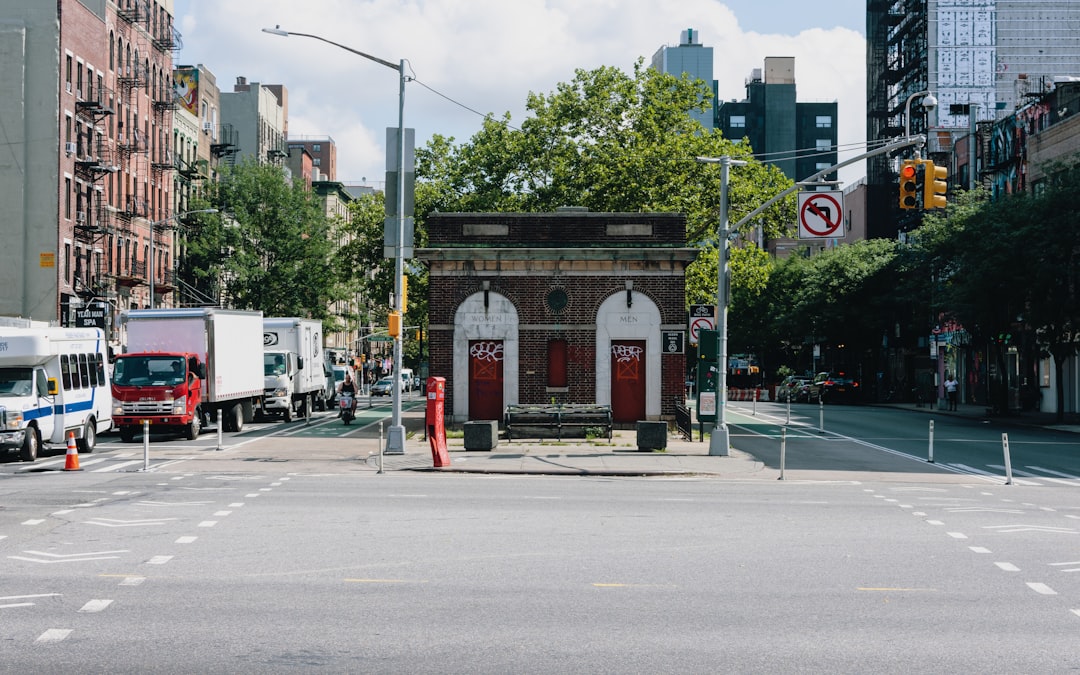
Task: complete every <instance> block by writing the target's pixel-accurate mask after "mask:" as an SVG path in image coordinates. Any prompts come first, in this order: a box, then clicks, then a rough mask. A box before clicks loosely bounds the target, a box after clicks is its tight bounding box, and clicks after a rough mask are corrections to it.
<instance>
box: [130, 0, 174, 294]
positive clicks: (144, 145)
mask: <svg viewBox="0 0 1080 675" xmlns="http://www.w3.org/2000/svg"><path fill="white" fill-rule="evenodd" d="M117 17H118V19H119V21H118V22H117V27H118V29H119V33H120V35H121V36H122V37H123V38H124V39H125V41H126V42H127V43H128V44H131V45H139V47H138V49H137V50H135V52H136V53H137V54H138V55H139V56H138V58H134V59H131V60H130V61H126V62H123V63H122V64H121V69H120V70H119V72H118V73H117V81H116V82H117V88H118V89H119V91H120V96H122V97H123V100H124V101H126V102H127V104H128V107H129V109H130V110H134V111H136V115H135V116H132V118H131V119H130V120H129V122H128V124H129V126H128V127H126V128H125V127H124V126H123V125H121V126H120V128H119V130H118V132H117V138H116V145H117V153H118V155H119V158H120V161H121V163H122V165H123V166H124V167H125V168H126V170H127V172H128V174H129V176H131V177H132V178H133V180H131V182H130V183H128V185H129V192H128V193H127V194H126V195H124V197H123V198H122V203H120V204H119V205H118V210H117V219H116V220H117V228H116V233H117V234H118V235H119V236H120V237H122V238H123V239H124V246H123V247H121V246H119V243H118V245H117V250H116V256H115V258H114V262H115V265H114V266H115V270H116V283H117V284H118V285H120V286H126V287H134V286H138V285H141V284H144V283H146V281H147V279H148V277H147V273H148V270H147V262H148V261H147V258H148V257H149V256H148V255H147V249H146V246H145V245H143V246H140V243H139V238H138V233H137V232H136V231H135V229H134V228H133V222H134V221H136V219H145V220H149V219H151V218H152V217H153V216H154V215H155V214H154V212H153V208H152V204H151V198H152V187H154V186H156V187H158V188H159V189H160V190H164V188H165V187H166V186H167V185H169V184H171V180H172V178H171V172H172V171H173V170H174V169H175V168H176V167H175V163H174V159H173V153H172V151H171V149H170V144H171V142H172V126H173V111H174V110H176V108H177V102H176V96H175V91H174V90H173V88H172V69H171V59H162V58H161V56H162V55H164V54H167V53H168V52H175V51H177V50H179V49H180V47H181V44H182V42H181V39H180V33H179V32H178V31H177V30H176V29H175V28H173V27H172V25H171V23H170V22H169V19H168V15H166V14H165V13H163V12H161V11H160V9H158V8H157V7H155V6H154V5H153V4H152V3H151V2H149V0H133V1H129V2H126V3H125V5H124V6H123V7H118V8H117ZM150 63H160V66H161V67H160V68H153V69H151V68H150V67H149V65H148V64H150ZM155 71H159V75H158V76H155V74H154V72H155ZM160 73H164V75H161V74H160ZM141 92H145V93H146V94H147V95H148V98H149V99H150V106H151V108H152V124H150V125H148V126H146V127H144V128H141V129H140V128H139V122H138V111H139V109H140V107H141V106H140V105H139V99H140V93H141ZM144 105H145V104H144ZM147 179H149V182H147ZM140 186H141V192H140ZM143 234H144V236H146V237H147V238H148V239H149V240H152V241H154V242H156V243H158V244H159V245H160V243H161V241H160V240H158V239H157V238H156V237H155V236H154V235H153V233H151V232H144V233H143ZM117 241H118V242H119V238H118V239H117ZM140 248H141V249H142V250H140ZM164 259H167V258H164ZM164 259H163V257H162V256H155V265H157V266H159V267H160V266H162V263H163V261H164ZM161 276H162V275H160V274H159V275H157V276H156V277H155V291H157V292H159V293H168V292H170V291H172V290H173V285H174V283H175V282H174V281H173V278H174V277H173V274H172V273H171V271H169V270H166V271H165V275H164V276H165V278H164V279H161Z"/></svg>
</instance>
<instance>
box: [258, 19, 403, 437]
mask: <svg viewBox="0 0 1080 675" xmlns="http://www.w3.org/2000/svg"><path fill="white" fill-rule="evenodd" d="M262 30H263V32H264V33H270V34H271V35H280V36H282V37H289V36H290V35H297V36H300V37H307V38H312V39H314V40H319V41H321V42H325V43H327V44H331V45H334V46H335V47H338V48H340V49H344V50H345V51H347V52H351V53H353V54H356V55H357V56H362V57H364V58H365V59H368V60H369V61H374V62H375V63H378V64H379V65H382V66H386V67H387V68H390V69H391V70H396V71H397V73H398V129H397V143H398V147H397V157H398V172H397V241H396V242H395V244H394V309H395V310H396V311H397V312H398V313H399V315H400V317H401V322H400V323H401V324H404V320H405V304H404V302H403V301H404V299H405V298H404V297H403V295H404V294H403V292H402V291H403V290H404V288H403V286H402V277H403V276H404V274H405V260H404V255H403V251H402V246H404V239H405V59H401V61H400V62H398V64H397V65H394V64H393V63H391V62H389V61H386V60H384V59H380V58H379V57H377V56H372V55H371V54H365V53H364V52H362V51H359V50H357V49H353V48H352V47H346V46H345V45H343V44H339V43H337V42H334V41H333V40H327V39H326V38H324V37H322V36H319V35H313V34H311V33H297V32H295V31H288V30H283V29H282V28H281V27H280V26H275V27H274V28H263V29H262ZM401 340H402V334H401V332H400V331H399V332H398V334H397V335H395V336H394V378H395V379H398V380H400V379H401V352H402V344H401ZM390 391H391V392H392V401H393V412H392V413H391V418H390V428H389V430H388V433H387V437H386V453H387V454H392V455H400V454H404V453H405V427H404V426H402V424H401V387H392V388H391V390H390Z"/></svg>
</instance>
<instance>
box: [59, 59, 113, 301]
mask: <svg viewBox="0 0 1080 675" xmlns="http://www.w3.org/2000/svg"><path fill="white" fill-rule="evenodd" d="M99 82H100V80H99ZM84 86H85V90H82V89H80V90H79V91H77V92H76V99H75V114H76V119H77V122H78V125H77V126H78V130H79V131H78V140H77V141H76V142H75V143H74V144H69V145H68V147H67V148H66V150H67V151H68V152H72V154H74V155H75V176H76V178H78V179H79V180H80V181H81V182H82V183H83V184H85V185H88V186H89V188H88V189H87V190H85V191H81V190H80V192H79V193H78V196H77V198H76V202H75V240H76V241H77V242H81V243H83V244H84V245H85V249H86V250H87V251H88V252H90V254H89V257H87V258H86V259H85V260H84V259H83V257H81V256H79V257H76V259H75V269H74V280H73V284H74V290H75V292H76V293H77V294H78V295H79V296H80V297H82V298H83V299H88V298H91V297H94V296H96V295H104V294H106V290H107V289H106V288H105V278H104V276H103V274H102V273H103V272H104V271H105V270H104V269H103V265H102V259H103V256H102V255H101V254H102V253H103V251H102V248H103V244H102V241H103V239H104V237H105V232H106V231H107V230H109V229H111V228H112V227H113V220H114V213H113V212H114V209H113V208H112V207H111V206H110V205H109V203H108V201H107V200H106V199H105V190H104V185H103V181H104V179H105V177H106V176H107V175H109V174H111V173H116V171H117V169H118V167H117V165H116V155H115V152H114V150H113V148H112V147H111V143H110V141H109V137H108V134H107V133H106V130H105V124H104V122H105V120H106V119H107V118H108V117H109V116H111V115H114V114H115V113H116V110H115V107H114V105H115V101H114V93H113V92H112V91H111V90H110V89H108V88H106V87H104V86H98V87H97V88H94V86H93V81H92V80H91V79H89V78H88V79H87V81H86V84H85V85H84ZM71 145H74V147H71ZM95 249H97V253H96V254H95Z"/></svg>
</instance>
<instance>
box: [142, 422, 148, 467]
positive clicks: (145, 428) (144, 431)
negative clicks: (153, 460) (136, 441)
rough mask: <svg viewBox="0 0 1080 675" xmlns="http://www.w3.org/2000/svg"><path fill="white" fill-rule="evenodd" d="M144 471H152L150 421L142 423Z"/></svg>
mask: <svg viewBox="0 0 1080 675" xmlns="http://www.w3.org/2000/svg"><path fill="white" fill-rule="evenodd" d="M142 470H143V471H149V470H150V420H143V423H142Z"/></svg>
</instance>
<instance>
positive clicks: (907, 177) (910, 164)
mask: <svg viewBox="0 0 1080 675" xmlns="http://www.w3.org/2000/svg"><path fill="white" fill-rule="evenodd" d="M917 165H918V161H917V160H914V159H905V160H904V163H903V164H902V165H901V166H900V208H902V209H914V208H918V206H919V197H918V192H919V184H918V175H919V172H918V170H917V169H916V166H917Z"/></svg>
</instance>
